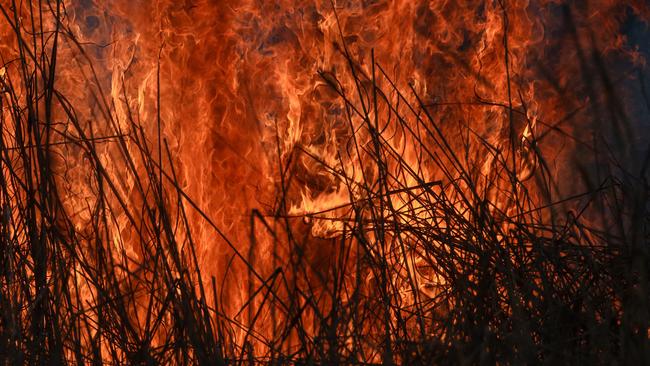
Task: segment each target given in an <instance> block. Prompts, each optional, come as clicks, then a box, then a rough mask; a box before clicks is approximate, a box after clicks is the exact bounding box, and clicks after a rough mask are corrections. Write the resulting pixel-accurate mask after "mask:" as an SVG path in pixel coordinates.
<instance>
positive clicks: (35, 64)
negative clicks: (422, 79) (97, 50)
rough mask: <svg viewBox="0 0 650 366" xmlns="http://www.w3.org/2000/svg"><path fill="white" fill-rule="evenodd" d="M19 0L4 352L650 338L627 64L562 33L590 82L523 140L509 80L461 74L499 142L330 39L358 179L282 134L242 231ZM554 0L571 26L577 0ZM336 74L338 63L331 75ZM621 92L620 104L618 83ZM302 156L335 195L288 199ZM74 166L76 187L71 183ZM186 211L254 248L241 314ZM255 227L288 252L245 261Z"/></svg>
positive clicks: (2, 251)
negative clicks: (569, 141) (210, 266)
mask: <svg viewBox="0 0 650 366" xmlns="http://www.w3.org/2000/svg"><path fill="white" fill-rule="evenodd" d="M20 9H22V10H20ZM26 9H27V12H25V11H26V10H25V8H24V7H20V6H19V5H18V4H14V3H11V4H6V2H5V3H4V4H3V5H1V6H0V11H1V21H2V23H4V24H7V25H9V26H10V27H11V29H13V37H14V39H12V40H11V42H10V43H11V44H13V45H14V46H15V49H16V50H17V51H18V52H17V57H15V58H12V59H7V58H6V56H5V55H4V54H3V55H2V57H3V59H2V63H3V65H4V67H3V69H2V70H3V71H2V77H1V80H0V81H1V85H0V87H1V90H0V104H1V106H2V120H1V121H0V123H1V126H2V134H1V135H0V166H1V170H2V174H0V206H1V207H0V209H1V212H0V231H1V235H2V238H1V240H0V359H2V363H3V364H7V365H14V364H16V365H17V364H48V365H49V364H94V365H100V364H107V363H109V364H112V363H116V364H169V363H174V364H182V365H184V364H201V365H214V364H217V365H219V364H253V363H257V362H264V363H271V364H285V363H297V364H380V363H381V364H409V363H410V364H494V363H501V364H537V363H542V364H557V363H561V364H568V363H576V364H638V365H640V364H647V363H648V362H650V341H649V338H650V334H649V332H650V323H649V316H650V314H649V308H650V307H649V305H650V304H649V300H650V299H649V297H650V291H649V290H650V289H649V288H648V275H649V270H650V268H649V267H648V265H649V260H650V254H649V253H648V244H649V242H648V229H649V226H648V225H649V224H650V223H649V222H648V219H650V214H649V213H648V209H649V208H650V206H649V203H650V202H649V198H648V194H649V193H650V192H649V190H648V188H649V187H648V182H647V177H648V172H647V170H648V164H650V156H648V155H647V151H646V150H647V143H644V144H642V145H643V149H642V150H643V151H641V152H639V151H637V150H635V148H634V147H633V146H636V145H633V144H632V143H631V142H629V139H633V138H635V132H634V131H636V130H637V129H638V128H640V126H646V124H647V123H648V122H649V121H648V117H647V116H648V113H649V112H650V99H649V98H648V87H649V86H648V80H647V78H646V77H645V75H644V70H645V69H644V68H643V67H638V68H634V69H633V71H632V73H633V74H634V78H632V79H629V78H628V79H625V80H626V81H624V82H621V81H620V79H618V78H617V75H618V74H617V72H618V71H617V70H614V69H612V68H611V67H610V66H609V64H608V63H607V62H606V60H604V59H602V58H601V56H600V53H599V52H597V51H596V50H595V49H594V48H593V47H594V45H590V44H582V43H581V41H580V40H579V38H578V37H575V38H574V40H573V42H574V43H573V47H576V48H578V49H579V50H580V52H578V54H579V55H580V56H581V57H578V58H576V59H575V60H574V62H575V63H576V67H577V68H578V69H579V70H582V71H583V75H581V78H582V81H583V82H584V84H583V85H584V87H583V88H580V89H578V88H576V90H559V89H560V88H558V93H586V94H588V95H591V96H593V97H592V98H589V100H588V102H587V103H586V104H585V105H583V106H581V107H580V110H579V111H576V112H575V113H574V114H570V115H567V116H565V119H564V120H562V121H542V122H539V123H542V124H544V126H543V128H540V129H539V130H541V131H543V132H541V133H539V135H536V134H535V133H531V134H530V135H528V136H527V138H526V139H523V140H522V139H521V138H520V137H517V136H519V135H516V134H515V133H513V132H512V131H514V130H515V127H516V126H525V125H526V124H527V123H528V121H527V114H526V111H525V110H524V109H523V108H522V107H521V103H517V105H519V107H516V108H515V107H513V104H512V103H510V105H495V103H492V102H490V101H485V100H480V99H479V98H478V97H477V100H475V101H472V102H471V103H469V102H468V103H467V108H477V106H478V107H481V106H489V107H490V108H496V109H497V110H501V112H502V113H501V114H498V115H499V116H501V117H502V118H503V119H504V121H506V122H505V124H504V126H506V129H505V130H504V134H505V136H506V137H507V138H506V141H507V142H508V143H505V144H502V145H501V146H496V145H495V144H494V143H493V142H491V141H489V140H488V139H486V138H484V137H483V136H481V135H480V134H478V133H475V131H472V130H471V129H470V128H469V127H467V126H465V127H463V126H456V125H454V126H456V127H453V128H451V127H449V126H450V124H449V123H447V122H446V121H441V120H438V119H437V118H436V117H435V115H434V112H433V110H434V109H435V108H440V107H441V105H442V103H439V104H438V105H434V104H435V103H434V102H429V101H426V100H425V98H424V96H420V95H418V94H417V93H416V88H415V87H412V88H409V89H406V90H402V89H400V88H398V87H397V86H396V85H395V84H393V81H392V80H391V79H390V77H389V76H388V73H386V72H385V71H384V70H385V69H384V66H385V65H380V64H377V63H375V62H374V59H373V62H372V63H371V64H369V65H368V64H366V65H365V66H361V65H359V64H358V63H357V61H356V60H355V59H354V57H352V56H350V54H349V53H348V49H347V47H346V46H345V44H344V43H342V44H341V46H340V52H341V57H342V58H343V59H344V60H345V61H346V63H347V64H346V65H345V66H346V69H345V70H344V69H343V68H340V70H343V71H339V73H340V74H339V75H337V74H335V73H331V72H325V71H323V73H322V75H321V76H322V79H323V82H324V83H327V84H328V86H329V87H330V88H331V91H332V92H334V93H336V94H337V95H338V97H337V98H338V100H339V102H340V104H341V106H342V109H341V113H342V115H343V116H345V120H346V121H347V122H348V126H347V128H348V129H349V130H348V135H347V136H348V138H347V141H345V143H344V144H343V145H344V148H343V149H341V151H342V152H341V153H339V156H338V159H339V161H340V165H341V166H345V165H346V164H345V162H346V161H353V162H354V163H353V166H355V167H358V168H359V169H361V172H362V173H359V172H356V173H355V174H356V175H355V176H356V177H359V176H361V177H362V179H356V178H353V177H352V176H351V173H350V172H349V171H346V170H345V169H341V168H340V166H331V164H328V163H327V162H325V161H322V160H320V159H319V157H318V156H316V155H314V154H312V153H311V152H310V150H309V149H308V148H300V147H297V148H296V149H295V150H294V151H291V152H286V151H281V147H280V143H279V142H278V146H277V149H278V151H277V159H276V160H277V167H276V168H277V176H278V187H279V189H278V192H280V194H279V195H278V199H277V202H276V206H275V207H274V208H273V210H271V211H270V212H261V211H253V212H251V213H250V225H251V228H247V230H249V229H250V230H251V237H250V240H249V242H247V243H236V242H231V241H230V240H229V239H228V237H227V235H226V234H225V233H224V232H223V231H222V230H221V229H220V228H219V227H218V225H216V224H215V223H214V222H213V221H212V219H211V218H210V216H209V213H207V212H204V211H202V208H201V207H199V206H198V205H197V204H196V203H195V201H193V199H192V197H190V196H189V195H188V194H187V193H186V192H184V191H183V188H182V184H181V183H179V178H178V173H177V169H175V166H176V160H175V157H174V155H173V152H171V151H170V149H169V148H167V143H166V141H165V138H164V136H162V134H161V132H160V129H158V134H157V135H155V136H147V135H146V133H145V132H144V129H143V128H142V126H143V124H148V125H152V124H158V125H160V119H159V118H160V116H157V117H156V116H150V117H152V119H151V120H146V121H144V120H140V118H139V117H138V116H137V112H135V111H132V110H129V111H128V113H127V115H129V116H130V118H129V119H128V120H126V121H124V120H123V121H118V120H116V119H115V114H114V113H112V110H113V109H114V108H115V107H114V104H115V103H119V101H117V102H116V101H112V100H110V97H109V96H107V95H105V94H104V93H103V91H102V90H101V89H100V88H98V87H97V85H99V83H98V82H97V80H96V79H95V78H96V76H95V75H94V74H93V71H92V70H93V69H92V65H91V64H90V62H89V58H88V57H87V56H86V55H85V52H84V45H82V44H79V43H76V41H75V38H74V35H73V34H74V33H73V32H72V31H71V30H70V29H68V28H67V26H66V18H65V8H64V7H63V5H62V4H61V3H59V2H56V1H51V2H48V4H41V6H40V7H37V6H36V5H34V6H27V8H26ZM559 9H560V11H563V12H564V17H565V18H564V24H565V28H564V29H565V30H566V32H567V33H568V34H569V35H570V34H571V32H572V29H573V28H572V15H571V10H570V8H569V7H568V6H567V7H565V8H559ZM562 9H563V10H562ZM44 24H47V25H44ZM342 39H343V38H342ZM63 42H66V43H67V44H69V45H70V44H71V45H74V46H75V47H76V49H75V52H76V56H75V57H76V58H77V59H78V63H79V65H80V66H79V70H80V73H81V72H82V71H81V70H85V72H83V78H82V79H81V80H83V81H84V82H85V83H87V85H85V84H82V85H80V86H79V87H80V88H88V89H89V90H91V91H90V92H89V94H90V95H92V103H95V104H96V105H97V106H98V107H97V108H98V110H99V111H100V112H101V113H99V114H97V115H95V116H94V118H95V119H96V120H94V121H83V120H80V119H79V117H78V114H77V113H76V110H77V109H78V108H80V106H76V105H72V104H71V103H70V101H69V100H68V99H67V98H66V95H64V94H63V93H62V92H60V91H59V90H58V89H57V78H58V75H57V73H58V72H59V69H58V68H57V56H58V53H59V48H60V45H61V44H62V43H63ZM8 43H9V42H8ZM73 48H74V47H73ZM539 67H540V70H542V71H544V70H543V67H542V66H539ZM626 72H628V73H629V72H630V71H629V70H626ZM540 73H541V74H545V73H544V72H540ZM341 74H345V75H347V76H348V77H350V76H351V77H352V80H353V81H354V84H353V85H351V86H345V87H344V86H343V85H342V84H341V83H339V81H338V80H339V78H340V77H341ZM545 75H546V76H547V77H548V80H547V82H548V83H549V84H550V85H557V84H558V82H557V81H555V80H553V76H552V75H553V74H552V73H551V72H549V73H546V74H545ZM630 80H632V81H630ZM623 83H624V87H625V88H626V93H625V94H622V93H620V92H619V88H620V87H621V86H622V85H623ZM84 85H85V86H84ZM513 93H515V92H514V91H513ZM630 94H631V95H632V97H633V98H635V103H636V104H635V107H634V108H633V110H629V109H627V108H628V107H627V106H628V105H629V103H628V102H626V101H625V100H623V98H624V97H625V98H628V97H629V95H630ZM601 96H602V97H601ZM124 98H125V99H127V96H126V95H124ZM512 98H513V99H517V98H518V96H516V95H512ZM124 105H125V106H126V107H127V108H130V105H129V104H128V103H125V104H124ZM131 106H132V105H131ZM464 107H465V106H463V105H462V104H461V105H457V106H454V107H453V108H464ZM380 110H381V111H382V113H379V112H378V111H380ZM578 115H580V116H581V118H583V120H584V119H586V120H587V123H584V122H583V126H590V128H589V129H585V131H586V132H584V135H585V136H581V135H580V134H579V133H575V131H573V133H572V134H571V133H569V132H567V131H568V127H567V126H571V123H572V119H573V118H577V117H576V116H578ZM646 128H647V127H646ZM454 129H455V130H454ZM517 129H519V127H517ZM386 131H391V134H393V135H394V134H399V135H400V136H402V137H403V138H404V139H405V141H409V143H412V144H415V146H416V148H415V149H414V150H415V151H417V153H418V154H417V156H416V157H415V158H412V159H411V160H410V162H408V163H407V161H406V160H405V159H404V158H403V157H402V153H403V152H402V151H398V150H396V149H395V148H394V144H392V143H391V142H390V139H391V138H392V137H391V136H392V135H390V136H389V135H388V134H387V132H386ZM567 134H569V135H572V136H576V135H578V137H576V138H577V139H579V141H578V143H575V145H576V146H577V147H576V148H575V151H576V152H575V155H576V156H575V159H574V161H571V162H570V163H567V164H570V165H571V172H572V174H571V175H564V176H563V177H562V179H564V180H572V181H573V182H572V183H570V185H573V186H575V187H580V189H576V191H575V192H574V193H572V194H569V195H564V196H562V195H561V194H560V193H559V190H558V188H557V187H558V185H563V184H564V185H566V184H567V183H566V182H557V181H555V179H556V178H557V176H554V175H553V174H552V173H551V170H552V169H553V167H552V166H550V165H551V163H549V162H548V161H547V158H546V156H545V155H544V153H543V152H542V149H541V148H540V146H542V145H543V144H544V143H545V141H544V139H551V138H559V137H558V136H560V137H561V136H565V135H567ZM458 136H461V138H460V141H461V142H460V143H459V142H458V140H459V137H458ZM451 139H455V140H454V141H451ZM71 156H73V157H74V159H73V160H70V157H71ZM106 156H110V159H107V158H106ZM479 158H480V159H479ZM295 159H311V160H313V162H314V164H316V165H318V166H319V167H320V169H322V170H323V171H325V172H327V173H328V174H329V175H331V177H332V178H331V180H332V181H336V182H338V184H339V185H340V187H341V188H340V189H344V190H346V191H348V192H349V197H350V199H349V204H347V205H343V206H341V207H337V208H336V212H337V213H338V214H337V215H338V216H333V215H332V214H331V213H328V212H310V213H309V215H308V217H296V215H293V214H291V213H290V212H289V211H290V209H289V206H290V203H289V202H288V200H289V198H288V197H289V195H290V192H291V190H292V189H293V188H292V184H296V183H295V177H293V175H292V169H291V168H290V167H291V166H292V164H293V160H295ZM413 159H414V160H413ZM109 160H110V161H109ZM487 160H489V161H490V163H489V169H488V170H487V172H488V173H489V174H486V170H485V169H482V167H483V166H486V165H485V164H486V163H485V162H486V161H487ZM412 161H416V162H417V163H416V164H413V163H412ZM479 161H480V162H482V163H481V164H482V165H478V164H479ZM418 164H420V165H421V166H418ZM425 165H426V166H428V167H434V168H435V169H436V171H439V172H441V173H440V177H439V179H438V178H436V179H434V180H432V179H431V176H430V175H428V174H425V173H424V172H423V169H422V167H423V166H425ZM116 167H117V168H116ZM531 170H532V172H531ZM523 171H525V172H523ZM74 172H79V173H78V174H77V173H74ZM73 179H78V180H79V179H83V180H84V183H83V185H84V186H86V187H87V189H88V192H91V193H92V194H91V195H90V196H88V197H82V198H80V199H78V200H76V201H75V202H76V203H75V204H74V205H71V204H70V198H69V195H68V194H67V192H66V189H67V188H66V187H68V186H67V185H66V182H69V181H70V180H73ZM127 180H128V181H129V182H131V184H132V186H133V187H134V188H133V190H132V191H131V192H129V193H128V194H127V193H125V191H124V190H123V188H122V187H123V182H124V181H127ZM405 182H409V183H408V184H406V183H405ZM532 187H534V193H531V192H532V191H531V190H532ZM396 197H398V198H396ZM84 205H85V206H84ZM189 212H193V213H194V214H195V215H198V216H199V217H201V219H202V220H203V221H204V223H205V225H206V226H207V227H210V229H211V230H213V232H214V240H220V241H224V242H226V243H227V245H228V246H229V247H230V249H231V255H232V261H237V262H240V263H244V265H245V268H246V269H247V270H246V273H243V274H238V275H231V276H232V277H228V279H227V280H228V281H233V280H237V281H246V283H247V287H248V294H246V297H247V298H248V300H247V301H245V302H244V303H243V305H242V308H241V309H240V311H239V312H238V313H237V314H234V316H233V314H229V313H228V312H227V311H225V310H224V309H225V308H226V307H225V306H224V304H228V302H229V301H230V300H229V296H230V295H229V294H228V293H224V292H222V291H221V290H220V289H221V288H222V286H223V284H222V283H221V282H222V281H224V278H216V277H210V276H207V275H205V273H204V272H206V269H204V268H201V267H200V266H199V260H198V259H197V252H196V248H197V245H199V243H196V242H195V239H194V237H193V235H192V230H191V224H190V219H189V218H188V217H189V214H188V213H189ZM79 215H82V216H83V222H84V223H85V224H84V225H79V224H78V223H79V222H80V220H79ZM194 217H196V216H194ZM319 220H320V221H321V222H322V221H323V220H333V221H336V225H335V227H336V228H337V229H336V230H337V232H336V233H335V235H330V236H329V238H313V237H312V236H311V234H309V233H305V230H304V226H305V225H307V226H308V225H310V224H313V223H314V222H316V221H319ZM253 228H256V230H254V229H253ZM259 228H262V231H263V232H264V235H267V236H269V237H271V238H272V242H273V243H274V246H277V247H278V248H284V249H283V250H284V252H286V253H287V257H285V258H284V260H283V261H281V260H280V259H277V260H276V261H274V266H273V268H272V270H271V271H269V270H267V269H264V270H262V269H260V268H258V267H257V265H256V263H258V262H259V261H258V260H256V258H257V257H259V256H260V255H261V254H260V253H256V251H257V250H259V246H258V245H257V243H258V241H257V238H256V235H257V234H256V233H257V232H258V231H259V230H257V229H259ZM124 238H128V240H129V243H130V244H129V245H133V246H135V247H127V245H126V244H125V242H123V241H122V240H126V239H124ZM314 245H326V246H328V248H329V249H328V256H329V257H328V258H327V261H326V263H325V264H324V265H323V264H321V265H318V264H314V263H315V262H314V254H313V250H312V249H310V246H314ZM274 248H275V247H274ZM278 250H280V249H278ZM318 255H319V254H318V253H317V254H316V255H315V256H318ZM323 268H325V269H323ZM226 273H227V270H226ZM262 322H264V324H265V325H264V328H266V329H260V328H259V326H258V323H259V324H261V323H262Z"/></svg>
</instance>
